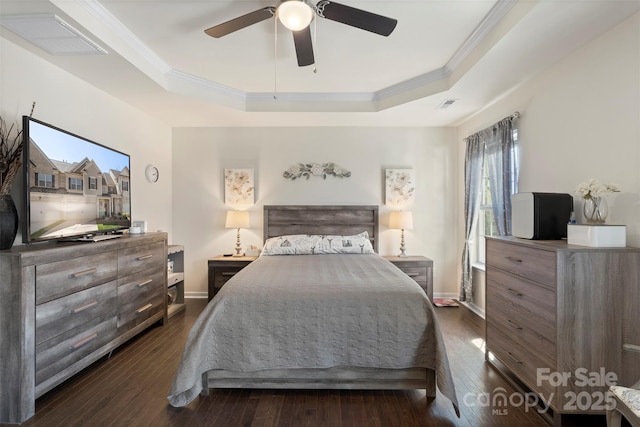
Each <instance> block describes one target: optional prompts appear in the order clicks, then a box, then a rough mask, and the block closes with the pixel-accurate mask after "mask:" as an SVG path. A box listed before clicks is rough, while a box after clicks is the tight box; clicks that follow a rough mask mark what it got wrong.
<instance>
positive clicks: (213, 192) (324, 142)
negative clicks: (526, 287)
mask: <svg viewBox="0 0 640 427" xmlns="http://www.w3.org/2000/svg"><path fill="white" fill-rule="evenodd" d="M455 137H456V133H455V130H454V129H446V128H308V127H304V128H180V129H175V130H174V138H173V171H174V181H173V185H174V188H173V194H174V211H173V218H174V226H173V230H174V239H175V241H176V242H179V243H180V244H183V245H184V246H185V264H186V265H185V270H186V273H185V274H186V279H185V282H186V283H185V287H186V291H187V292H188V293H189V295H197V294H198V293H200V294H201V295H204V294H205V293H206V289H207V260H208V259H209V258H211V257H213V256H215V255H219V254H222V253H230V252H232V251H233V247H234V245H235V230H227V229H225V228H224V220H225V214H226V211H227V210H228V209H229V208H228V207H225V205H224V183H223V173H224V169H225V168H252V169H254V174H255V183H256V204H255V205H254V206H253V207H252V208H251V209H250V211H251V222H252V227H251V229H250V230H242V231H241V240H242V244H243V247H246V246H247V245H250V244H254V245H258V246H261V245H262V243H263V241H262V228H263V227H262V207H263V205H270V204H371V205H380V237H381V240H380V248H379V249H380V253H381V254H382V255H387V254H391V255H393V254H397V253H399V249H398V248H399V243H400V236H399V231H398V230H388V229H387V226H386V224H387V221H388V212H389V209H388V208H387V207H385V206H384V200H383V197H384V170H385V169H387V168H412V169H415V171H416V180H417V189H416V200H415V203H414V205H413V207H411V210H412V211H413V212H414V227H415V228H414V229H413V230H411V231H407V232H406V233H407V234H406V245H407V253H409V254H415V255H418V254H422V255H425V256H428V257H430V258H432V259H433V260H434V270H435V272H434V288H435V293H436V294H443V293H444V294H451V293H453V294H455V293H456V292H457V283H456V278H455V277H456V265H457V260H458V254H457V252H456V246H455V243H454V242H455V241H456V237H455V230H456V222H455V219H456V215H455V210H456V206H455V202H456V200H455V199H456V197H455V194H456V193H455V191H456V188H457V184H456V175H457V172H456V170H455V166H456V160H457V159H456V150H457V145H456V144H455ZM298 162H305V163H310V162H317V163H325V162H335V163H337V164H338V165H340V166H342V167H343V168H346V169H348V170H350V171H351V173H352V176H351V177H349V178H336V177H331V176H330V177H327V179H326V180H322V179H321V178H318V177H312V178H311V179H309V180H306V179H303V180H295V181H291V180H287V179H285V178H283V176H282V173H283V172H284V171H285V170H287V169H288V168H289V167H290V166H292V165H294V164H297V163H298Z"/></svg>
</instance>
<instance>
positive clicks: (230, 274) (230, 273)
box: [221, 271, 236, 276]
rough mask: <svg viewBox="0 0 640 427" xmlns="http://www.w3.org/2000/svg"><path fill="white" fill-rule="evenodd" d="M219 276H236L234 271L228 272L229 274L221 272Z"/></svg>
mask: <svg viewBox="0 0 640 427" xmlns="http://www.w3.org/2000/svg"><path fill="white" fill-rule="evenodd" d="M221 274H222V275H223V276H235V275H236V272H235V271H229V272H227V271H223V272H222V273H221Z"/></svg>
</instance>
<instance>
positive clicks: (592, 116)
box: [458, 14, 640, 293]
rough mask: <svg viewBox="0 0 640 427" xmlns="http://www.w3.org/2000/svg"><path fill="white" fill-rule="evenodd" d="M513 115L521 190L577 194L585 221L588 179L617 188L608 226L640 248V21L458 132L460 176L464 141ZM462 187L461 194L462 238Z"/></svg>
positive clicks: (620, 29)
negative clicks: (583, 192) (621, 228)
mask: <svg viewBox="0 0 640 427" xmlns="http://www.w3.org/2000/svg"><path fill="white" fill-rule="evenodd" d="M516 110H517V111H520V112H521V114H522V117H521V119H520V131H519V136H520V141H521V144H520V147H521V154H522V157H521V174H520V182H519V184H520V185H519V190H520V191H522V192H530V191H540V192H562V193H569V194H572V195H573V196H574V205H575V210H576V214H577V217H578V220H579V221H580V220H581V219H582V218H581V210H582V201H581V200H580V199H579V197H577V196H576V195H575V193H574V192H575V188H576V186H577V185H578V184H579V183H581V182H583V181H586V180H588V179H589V178H596V179H599V180H601V181H603V182H613V183H618V184H619V185H620V186H621V188H622V192H620V193H615V194H609V195H607V196H606V197H607V200H608V203H609V210H610V213H609V218H608V219H607V222H609V223H612V224H625V225H626V226H627V244H628V245H629V246H636V247H637V246H640V14H636V15H635V16H633V17H631V18H629V19H627V20H626V21H624V22H622V23H621V24H619V25H618V26H616V27H615V28H613V29H612V30H610V31H609V32H607V33H605V34H604V35H602V36H601V37H599V38H597V39H596V40H594V41H592V42H591V43H589V44H587V45H585V46H583V47H582V48H581V49H579V50H578V51H576V52H574V53H573V54H572V55H570V56H569V57H567V58H565V59H564V60H562V61H561V62H559V63H558V64H556V65H555V66H554V67H553V68H551V69H549V70H547V71H546V72H544V73H543V74H542V75H540V76H539V77H537V78H536V79H535V80H534V81H532V82H529V83H527V84H526V85H524V86H522V87H521V88H519V89H518V90H516V91H514V92H513V93H511V94H510V95H509V96H507V97H505V98H504V99H502V100H501V101H500V102H498V103H496V104H495V105H493V106H491V107H490V108H487V109H486V110H485V111H484V112H483V113H481V114H478V115H477V116H476V117H474V118H473V119H471V120H468V121H467V122H465V123H464V124H463V125H462V126H460V127H459V129H458V141H459V143H458V167H459V168H460V171H463V170H464V168H463V165H464V143H463V142H462V141H463V139H464V138H465V137H466V136H468V135H469V134H471V133H473V132H475V131H477V130H479V129H482V128H484V127H486V126H489V125H491V124H493V123H494V122H496V121H498V120H500V119H501V118H503V117H505V116H507V115H510V114H511V113H513V112H514V111H516ZM461 173H462V172H461ZM463 185H464V184H463V183H461V184H460V185H459V188H458V203H459V206H461V208H460V210H459V212H460V217H459V220H458V224H459V233H460V235H461V236H462V235H463V231H462V230H463V228H462V227H463V225H462V224H463V223H464V221H463V220H462V216H461V215H462V212H463V208H462V206H464V204H463V200H464V199H463V195H464V187H463ZM458 243H459V245H460V250H462V246H461V245H462V241H460V242H458ZM476 292H483V290H482V289H478V290H474V293H476Z"/></svg>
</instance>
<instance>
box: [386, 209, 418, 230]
mask: <svg viewBox="0 0 640 427" xmlns="http://www.w3.org/2000/svg"><path fill="white" fill-rule="evenodd" d="M389 228H392V229H394V230H411V229H412V228H413V214H412V213H411V212H406V211H394V212H391V213H390V214H389Z"/></svg>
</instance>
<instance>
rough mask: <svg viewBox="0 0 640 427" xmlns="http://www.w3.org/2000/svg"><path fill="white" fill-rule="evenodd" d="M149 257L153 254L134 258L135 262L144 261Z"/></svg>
mask: <svg viewBox="0 0 640 427" xmlns="http://www.w3.org/2000/svg"><path fill="white" fill-rule="evenodd" d="M151 257H153V254H147V255H141V256H139V257H138V258H136V261H144V260H145V259H149V258H151Z"/></svg>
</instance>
